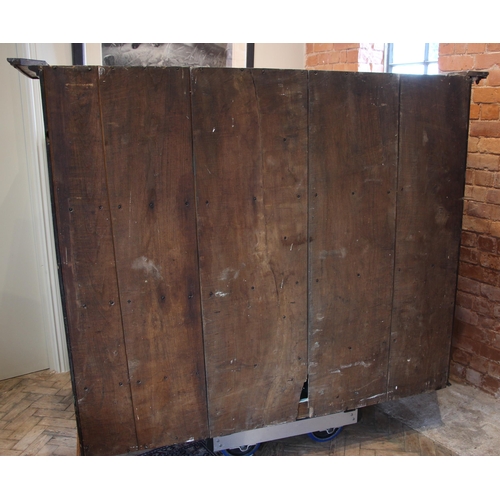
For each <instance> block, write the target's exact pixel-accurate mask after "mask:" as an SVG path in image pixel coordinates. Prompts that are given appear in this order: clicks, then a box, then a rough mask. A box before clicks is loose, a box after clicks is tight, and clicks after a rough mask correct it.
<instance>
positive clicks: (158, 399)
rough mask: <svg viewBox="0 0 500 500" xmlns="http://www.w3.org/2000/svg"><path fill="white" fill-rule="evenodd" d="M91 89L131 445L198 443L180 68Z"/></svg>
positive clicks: (198, 358) (200, 422) (143, 72)
mask: <svg viewBox="0 0 500 500" xmlns="http://www.w3.org/2000/svg"><path fill="white" fill-rule="evenodd" d="M100 85H101V99H102V109H103V130H104V137H105V142H106V150H105V151H106V165H107V173H108V185H109V196H110V203H111V216H112V221H113V234H114V240H115V247H116V266H117V272H118V283H119V288H120V302H121V307H122V313H123V323H124V331H125V342H126V349H127V355H128V365H129V373H130V383H131V387H132V396H133V402H134V416H135V423H136V428H137V438H138V445H139V449H141V448H144V449H151V448H154V447H158V446H163V445H168V444H172V443H179V442H184V441H188V440H192V439H202V438H206V437H207V436H208V424H207V408H206V392H205V367H204V359H203V339H202V329H201V326H202V325H201V310H200V294H199V280H198V253H197V242H196V219H195V208H196V207H195V198H194V176H193V167H192V141H191V120H190V115H191V111H190V95H189V86H190V78H189V70H188V69H187V68H139V67H135V68H107V69H105V70H103V72H102V74H101V80H100Z"/></svg>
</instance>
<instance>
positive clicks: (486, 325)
mask: <svg viewBox="0 0 500 500" xmlns="http://www.w3.org/2000/svg"><path fill="white" fill-rule="evenodd" d="M478 327H479V328H481V329H484V331H485V332H488V331H492V332H496V333H498V334H500V321H498V319H496V318H485V317H484V316H478ZM498 342H500V335H499V339H498ZM495 346H496V347H497V348H500V344H498V343H497V344H495Z"/></svg>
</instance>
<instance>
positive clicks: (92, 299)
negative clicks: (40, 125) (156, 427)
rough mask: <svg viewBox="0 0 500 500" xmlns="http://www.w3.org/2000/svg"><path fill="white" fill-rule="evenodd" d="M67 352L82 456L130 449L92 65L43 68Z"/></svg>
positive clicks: (131, 417)
mask: <svg viewBox="0 0 500 500" xmlns="http://www.w3.org/2000/svg"><path fill="white" fill-rule="evenodd" d="M43 79H44V89H45V94H44V102H45V112H46V123H47V126H48V127H47V128H48V139H49V141H50V168H51V170H50V173H51V178H52V195H53V205H54V212H55V223H56V228H57V249H58V254H59V255H58V258H59V266H60V271H61V275H62V285H63V288H64V305H65V319H66V326H67V333H68V348H69V352H70V360H71V365H72V374H73V384H74V391H75V400H76V401H75V406H76V412H77V416H78V419H79V423H80V425H79V432H80V439H81V443H82V446H83V451H84V453H85V454H88V455H103V454H104V455H107V454H119V453H126V452H128V451H129V449H130V448H133V447H136V446H137V439H136V434H135V426H134V414H133V410H132V399H131V392H130V385H129V383H128V369H127V357H126V353H125V344H124V339H123V329H122V320H121V314H120V305H119V295H118V286H117V278H116V268H115V255H114V248H113V239H112V233H111V215H110V207H109V202H108V192H107V187H106V176H105V170H104V154H103V142H102V134H101V114H100V109H99V94H98V69H97V68H91V69H89V68H85V67H81V68H76V69H75V68H44V72H43Z"/></svg>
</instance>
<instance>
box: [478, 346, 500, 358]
mask: <svg viewBox="0 0 500 500" xmlns="http://www.w3.org/2000/svg"><path fill="white" fill-rule="evenodd" d="M479 354H480V355H481V356H483V357H484V358H488V359H489V360H490V361H495V362H499V361H500V349H495V348H494V347H489V346H487V345H482V346H481V348H480V353H479Z"/></svg>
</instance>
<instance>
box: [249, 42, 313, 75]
mask: <svg viewBox="0 0 500 500" xmlns="http://www.w3.org/2000/svg"><path fill="white" fill-rule="evenodd" d="M305 53H306V44H305V43H256V44H255V54H254V67H256V68H279V69H304V68H305Z"/></svg>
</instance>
